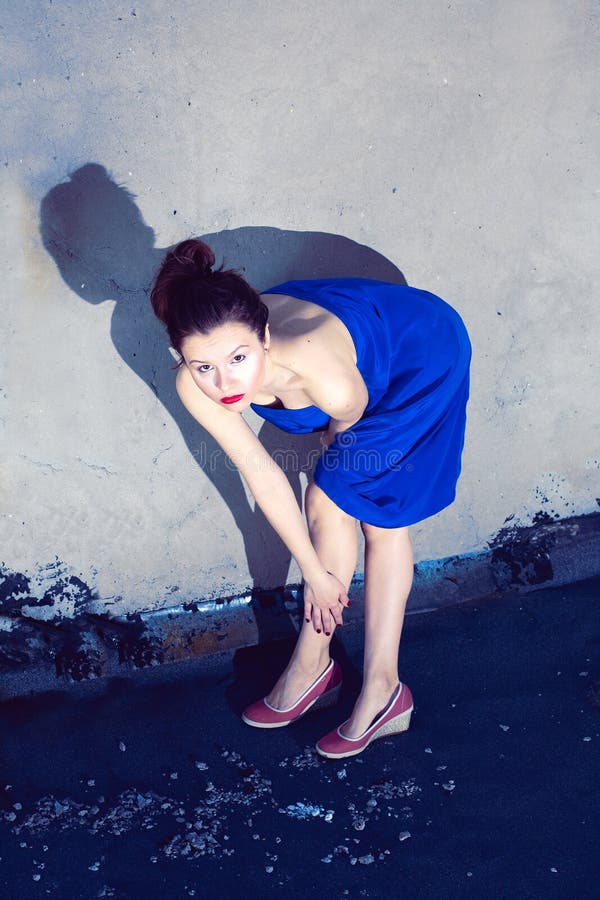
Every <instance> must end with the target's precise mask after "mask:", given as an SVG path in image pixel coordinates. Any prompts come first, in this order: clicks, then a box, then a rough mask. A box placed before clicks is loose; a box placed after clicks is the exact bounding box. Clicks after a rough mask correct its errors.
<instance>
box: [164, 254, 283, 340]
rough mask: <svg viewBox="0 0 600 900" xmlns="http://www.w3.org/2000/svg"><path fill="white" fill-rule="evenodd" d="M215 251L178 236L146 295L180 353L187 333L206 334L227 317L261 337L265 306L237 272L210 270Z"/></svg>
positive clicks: (266, 316) (262, 335) (227, 319)
mask: <svg viewBox="0 0 600 900" xmlns="http://www.w3.org/2000/svg"><path fill="white" fill-rule="evenodd" d="M214 264H215V254H214V253H213V251H212V250H211V249H210V247H209V246H208V244H205V243H204V242H203V241H199V240H192V239H190V240H187V241H182V242H181V243H180V244H177V246H176V247H173V249H172V250H169V252H168V253H167V255H166V257H165V259H164V261H163V263H162V265H161V267H160V269H159V270H158V273H157V275H156V278H155V279H154V284H153V286H152V292H151V295H150V299H151V301H152V308H153V309H154V312H155V314H156V316H157V317H158V318H159V319H160V321H161V322H163V324H164V325H165V326H166V328H167V331H168V333H169V338H170V339H171V345H172V346H173V347H174V348H175V350H177V352H178V353H181V344H182V341H183V340H184V338H186V337H188V336H189V335H190V334H196V333H198V332H199V333H200V334H208V333H209V332H210V331H211V330H212V329H213V328H217V327H218V326H219V325H225V324H226V323H227V322H242V323H243V324H244V325H247V326H248V328H250V329H251V330H252V331H254V332H255V333H256V334H257V335H258V337H259V338H260V340H261V341H262V340H264V337H265V328H266V324H267V318H268V315H269V311H268V309H267V307H266V306H265V304H264V303H263V302H262V300H261V299H260V297H259V295H258V293H257V292H256V291H255V290H254V288H252V287H250V285H249V284H248V282H247V281H245V280H244V279H243V278H242V276H241V275H240V274H239V272H236V271H235V270H234V269H224V268H223V265H222V264H221V266H220V267H219V268H218V269H215V270H213V266H214Z"/></svg>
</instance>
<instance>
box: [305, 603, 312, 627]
mask: <svg viewBox="0 0 600 900" xmlns="http://www.w3.org/2000/svg"><path fill="white" fill-rule="evenodd" d="M311 617H312V603H309V602H308V600H305V601H304V619H305V621H307V622H310V620H311Z"/></svg>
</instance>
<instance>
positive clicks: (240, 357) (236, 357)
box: [233, 353, 246, 362]
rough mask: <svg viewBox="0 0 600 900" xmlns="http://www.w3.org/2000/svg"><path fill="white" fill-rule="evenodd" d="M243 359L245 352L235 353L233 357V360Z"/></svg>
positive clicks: (240, 360) (241, 360)
mask: <svg viewBox="0 0 600 900" xmlns="http://www.w3.org/2000/svg"><path fill="white" fill-rule="evenodd" d="M245 359H246V354H245V353H236V355H235V356H234V357H233V361H234V362H243V361H244V360H245Z"/></svg>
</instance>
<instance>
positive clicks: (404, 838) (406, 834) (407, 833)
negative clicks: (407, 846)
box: [398, 831, 412, 841]
mask: <svg viewBox="0 0 600 900" xmlns="http://www.w3.org/2000/svg"><path fill="white" fill-rule="evenodd" d="M410 837H412V834H411V833H410V831H401V832H400V834H399V835H398V840H399V841H407V840H408V839H409V838H410Z"/></svg>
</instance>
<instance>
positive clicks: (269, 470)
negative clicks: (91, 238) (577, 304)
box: [152, 240, 471, 758]
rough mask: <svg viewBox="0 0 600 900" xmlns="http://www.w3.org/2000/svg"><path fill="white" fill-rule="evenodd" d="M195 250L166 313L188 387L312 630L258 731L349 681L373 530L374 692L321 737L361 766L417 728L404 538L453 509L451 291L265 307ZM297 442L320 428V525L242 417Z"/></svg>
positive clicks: (459, 333) (338, 293)
mask: <svg viewBox="0 0 600 900" xmlns="http://www.w3.org/2000/svg"><path fill="white" fill-rule="evenodd" d="M214 262H215V257H214V254H213V252H212V251H211V249H210V248H209V247H208V246H207V245H206V244H204V243H202V242H201V241H198V240H188V241H183V242H182V243H181V244H178V245H177V246H176V247H175V248H174V249H173V250H171V251H170V252H169V253H168V254H167V256H166V258H165V260H164V262H163V264H162V266H161V268H160V270H159V272H158V275H157V277H156V280H155V283H154V287H153V289H152V305H153V308H154V312H155V313H156V315H157V316H158V318H159V319H160V320H161V321H162V322H163V323H164V324H165V325H166V328H167V331H168V333H169V337H170V340H171V344H172V346H173V347H174V348H175V349H176V350H177V351H178V353H179V354H180V357H181V362H180V366H179V371H178V373H177V391H178V393H179V396H180V398H181V400H182V402H183V403H184V405H185V406H186V408H187V409H188V410H189V412H190V413H191V415H192V416H193V417H194V418H195V419H197V421H198V422H199V423H200V424H201V425H202V426H203V427H204V428H206V430H207V431H209V432H210V434H212V435H213V437H214V438H215V439H216V440H217V441H218V442H219V444H220V445H221V447H222V448H223V450H225V452H226V453H227V454H228V455H229V456H230V457H231V459H232V460H233V461H234V463H235V464H236V465H237V467H238V469H239V471H240V472H241V473H242V475H243V476H244V478H245V480H246V482H247V483H248V485H249V487H250V489H251V491H252V493H253V495H254V497H255V499H256V502H257V503H258V504H259V506H260V508H261V509H262V511H263V512H264V514H265V516H266V517H267V519H268V520H269V522H270V523H271V524H272V525H273V527H274V528H275V530H276V532H277V533H278V534H279V536H280V537H281V539H282V540H283V542H284V543H285V544H286V546H287V547H288V549H289V550H290V552H291V553H292V555H293V556H294V558H295V559H296V561H297V563H298V565H299V567H300V569H301V572H302V576H303V579H304V614H305V615H304V619H305V620H304V622H303V626H302V629H301V631H300V635H299V638H298V642H297V644H296V647H295V650H294V653H293V655H292V658H291V660H290V662H289V664H288V666H287V667H286V669H285V671H284V672H283V673H282V675H281V677H280V678H279V680H278V681H277V683H276V684H275V686H274V687H273V690H272V691H271V693H270V694H269V695H268V696H267V697H265V698H263V699H262V700H259V701H257V702H256V703H253V704H251V706H249V707H248V708H247V709H246V710H245V711H244V714H243V719H244V721H245V722H246V723H247V724H249V725H252V726H254V727H257V728H277V727H281V726H284V725H288V724H289V723H290V722H293V721H294V720H295V719H297V718H299V717H300V716H301V715H304V714H305V713H306V712H307V711H308V710H309V709H311V708H312V709H315V708H317V707H318V706H324V705H327V704H330V703H333V702H335V700H336V699H337V696H338V694H339V689H340V686H341V681H342V673H341V670H340V667H339V665H338V664H337V663H334V662H333V661H332V660H330V658H329V644H330V641H331V637H332V634H333V632H334V629H335V627H336V625H342V624H343V621H342V612H343V609H344V607H346V606H348V604H349V601H348V594H347V591H348V587H349V584H350V580H351V578H352V576H353V573H354V570H355V566H356V554H357V532H356V522H357V521H358V522H360V526H361V529H362V531H363V533H364V536H365V567H364V571H365V592H364V594H365V649H364V680H363V686H362V690H361V692H360V695H359V697H358V699H357V701H356V704H355V706H354V709H353V711H352V714H351V716H350V718H349V719H348V720H347V721H346V722H344V723H343V724H342V725H341V726H340V727H339V728H337V729H335V730H333V731H332V732H330V733H329V734H327V735H325V737H323V738H321V740H320V741H319V742H318V743H317V745H316V746H317V750H318V752H319V753H320V754H321V755H323V756H326V757H331V758H342V757H346V756H354V755H356V754H357V753H360V752H361V751H362V750H364V749H365V748H366V747H367V746H368V744H370V743H371V741H373V740H375V739H376V738H378V737H381V736H383V735H384V734H393V733H397V732H401V731H404V730H406V729H407V728H408V725H409V722H410V715H411V712H412V696H411V693H410V690H409V689H408V688H407V687H406V685H403V684H401V683H400V682H399V679H398V648H399V643H400V634H401V631H402V623H403V620H404V610H405V606H406V600H407V598H408V594H409V591H410V587H411V583H412V574H413V556H412V545H411V539H410V535H409V530H408V527H409V526H410V525H412V524H414V523H416V522H419V521H421V520H422V519H425V518H427V517H428V516H431V515H434V514H435V513H437V512H439V510H441V509H443V508H444V507H445V506H447V505H448V504H449V503H451V502H452V500H453V499H454V494H455V487H456V481H457V479H458V475H459V472H460V456H461V451H462V446H463V440H464V429H465V408H466V402H467V398H468V390H469V361H470V356H471V349H470V344H469V339H468V337H467V333H466V331H465V328H464V325H463V324H462V321H461V319H460V317H459V316H458V314H457V313H456V312H455V311H454V310H453V309H452V308H451V307H450V306H448V305H447V304H446V303H445V302H444V301H443V300H441V299H440V298H439V297H435V296H434V295H433V294H429V293H427V292H425V291H419V290H416V289H414V288H410V287H407V286H403V285H392V284H386V283H383V282H378V281H369V280H365V279H357V278H344V279H332V280H331V281H324V280H318V281H317V280H315V281H290V282H286V283H285V284H281V285H278V286H276V287H273V288H271V289H270V290H268V291H265V292H264V293H263V294H261V295H260V296H259V295H258V294H257V293H256V291H254V290H253V288H251V287H250V285H248V283H247V282H246V281H244V279H243V278H242V277H241V276H240V275H239V274H238V273H236V272H234V271H231V270H223V269H222V268H221V269H217V270H216V271H213V266H214ZM250 406H251V407H252V408H253V409H254V410H255V411H256V412H257V413H258V414H259V415H261V416H263V417H264V418H265V419H268V420H269V421H271V422H274V423H275V424H276V425H278V426H279V427H280V428H282V429H283V430H285V431H290V432H296V433H298V432H309V431H321V442H322V445H323V453H322V455H321V457H320V459H319V462H318V464H317V467H316V470H315V474H314V477H313V480H312V481H311V482H310V484H309V485H308V487H307V490H306V494H305V513H306V523H305V522H304V519H303V518H302V514H301V511H300V509H299V508H298V505H297V503H296V500H295V498H294V495H293V492H292V489H291V487H290V485H289V483H288V481H287V478H286V476H285V475H284V473H283V472H282V470H281V469H280V468H279V467H278V466H277V465H276V464H275V463H274V462H273V460H272V459H271V457H270V456H269V455H268V453H267V452H266V450H265V449H264V448H263V447H262V445H261V443H260V441H259V440H258V438H257V437H256V435H255V434H254V432H253V431H252V429H251V428H250V426H249V425H248V424H247V423H246V421H245V420H244V418H243V416H242V415H241V413H242V412H243V410H244V409H247V408H248V407H250Z"/></svg>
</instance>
